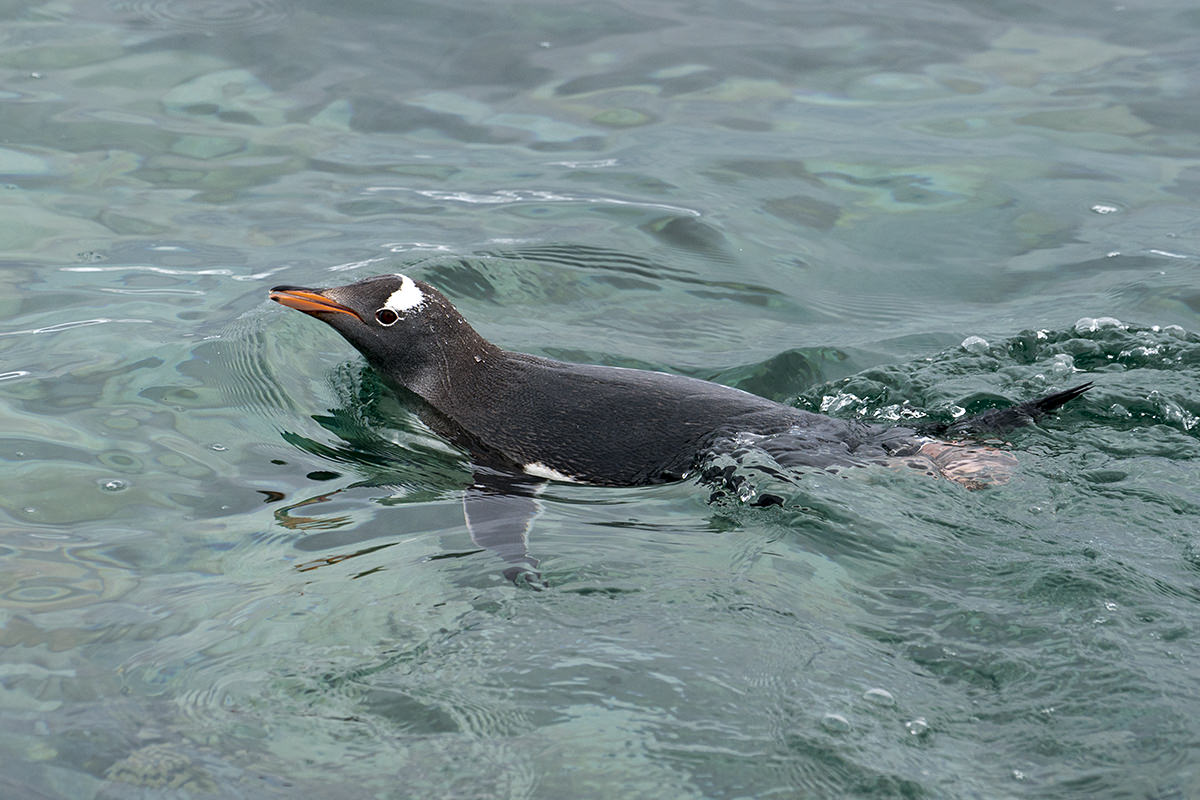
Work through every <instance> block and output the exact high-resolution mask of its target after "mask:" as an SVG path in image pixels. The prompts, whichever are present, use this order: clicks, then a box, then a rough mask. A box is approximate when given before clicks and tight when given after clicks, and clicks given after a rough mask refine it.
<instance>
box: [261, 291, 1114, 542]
mask: <svg viewBox="0 0 1200 800" xmlns="http://www.w3.org/2000/svg"><path fill="white" fill-rule="evenodd" d="M270 297H271V299H272V300H274V301H276V302H277V303H281V304H283V305H285V306H288V307H290V308H295V309H298V310H300V311H303V312H305V313H307V314H310V315H312V316H314V317H316V318H318V319H320V320H321V321H322V322H326V323H328V324H329V325H331V326H332V327H333V328H334V329H335V330H337V332H338V333H340V334H341V335H342V336H344V337H345V338H346V339H347V340H348V341H349V342H350V344H352V345H353V346H354V347H355V348H357V349H358V350H359V352H361V353H362V354H363V355H364V356H366V359H367V361H368V362H369V363H370V364H371V366H372V367H374V369H375V370H376V371H378V372H379V374H380V375H381V376H382V377H383V378H384V379H385V380H386V381H388V382H389V383H390V384H392V385H394V386H396V387H399V388H401V389H403V390H406V391H407V392H410V393H412V394H413V395H416V396H417V397H418V398H420V400H422V401H423V402H424V404H426V405H427V406H428V408H427V409H426V411H429V410H432V411H433V412H434V413H433V414H425V415H423V416H425V418H426V419H427V420H428V421H430V422H431V426H432V427H433V428H434V429H435V430H436V431H437V432H439V433H440V434H442V435H444V436H446V437H447V438H448V439H450V440H452V441H453V442H455V443H456V444H458V445H459V446H461V447H463V448H464V449H465V450H467V451H468V452H469V453H470V454H471V458H472V461H473V462H474V463H475V465H476V467H477V469H476V478H477V482H476V486H475V487H473V488H474V491H473V492H468V495H467V499H466V500H465V501H464V503H465V506H466V511H467V521H468V525H469V527H470V528H471V532H472V535H473V536H475V538H476V541H477V542H479V544H480V545H481V546H487V547H489V548H491V549H493V550H496V551H497V552H499V553H500V554H501V555H502V556H504V557H505V558H506V559H507V560H508V561H510V563H513V564H516V565H519V566H520V565H526V566H527V565H530V564H536V562H533V561H532V559H530V558H529V557H528V556H527V555H526V554H525V552H524V533H525V529H526V527H527V524H528V516H527V515H526V516H524V517H522V514H523V513H525V511H527V510H528V509H526V510H525V511H522V512H520V513H508V512H509V511H510V510H512V508H513V507H512V505H511V503H509V502H508V501H505V502H503V503H502V502H500V501H499V500H498V498H499V497H502V496H507V495H516V496H521V495H524V496H525V497H531V494H530V492H529V491H527V488H528V487H529V486H532V485H534V484H536V483H541V482H544V481H546V480H553V481H571V482H577V483H588V484H595V485H602V486H639V485H645V484H652V483H662V482H667V481H676V480H680V479H682V478H684V477H685V476H687V475H688V474H689V473H690V472H691V471H692V470H694V469H695V468H696V467H697V466H698V464H699V463H700V461H701V459H702V457H703V456H704V455H705V454H706V453H709V452H711V451H712V450H713V448H715V447H718V446H720V444H721V443H722V442H723V441H732V440H733V439H734V437H738V436H743V437H744V436H746V435H750V436H756V437H766V438H768V439H769V438H770V437H778V438H777V439H776V441H783V442H786V446H785V448H784V449H785V450H786V453H785V454H784V456H783V457H780V458H778V460H779V462H780V463H781V464H784V465H785V466H810V467H822V468H828V467H834V466H837V465H854V464H863V463H869V462H872V461H878V460H881V459H887V458H893V459H894V458H898V457H923V458H924V459H925V460H924V463H925V464H932V465H934V466H936V468H938V469H939V470H940V471H941V473H942V474H944V475H946V476H947V477H950V478H952V479H955V480H959V482H961V483H964V484H965V485H967V486H969V487H971V488H975V487H974V486H973V485H972V482H973V481H974V480H975V478H974V477H972V475H971V473H972V470H971V468H970V466H969V465H967V466H966V467H965V469H964V462H965V461H970V460H972V459H978V458H980V454H981V453H984V452H987V453H991V454H993V456H994V457H995V458H996V459H999V460H1000V461H1001V462H1005V463H1008V464H1011V462H1012V457H1011V456H1009V455H1008V454H1004V453H1000V451H995V450H987V449H985V448H979V447H976V448H973V449H972V450H970V451H969V452H968V454H967V455H966V457H965V458H964V457H963V453H964V452H967V451H963V450H961V449H955V448H956V446H955V445H954V444H951V443H947V442H944V441H939V440H935V439H932V438H931V437H930V436H928V435H924V434H925V433H941V434H949V435H951V436H953V435H964V434H969V433H970V432H971V431H972V429H973V428H974V427H986V428H987V429H989V430H993V431H994V430H1003V429H1008V428H1013V427H1016V426H1018V425H1022V424H1026V423H1028V422H1031V421H1032V420H1034V419H1036V418H1037V417H1039V416H1041V415H1043V414H1045V413H1047V412H1048V411H1051V410H1053V409H1055V408H1057V407H1059V406H1061V405H1062V404H1063V403H1066V402H1067V401H1069V400H1071V399H1073V398H1075V397H1078V396H1079V395H1080V394H1082V393H1083V392H1085V391H1087V390H1088V389H1089V388H1090V387H1091V384H1090V383H1089V384H1084V385H1082V386H1076V387H1074V388H1073V389H1068V390H1066V391H1064V392H1059V393H1057V394H1052V395H1049V396H1047V397H1043V398H1040V399H1038V400H1032V401H1028V402H1025V403H1021V404H1019V405H1016V406H1013V407H1011V408H1007V409H1002V410H996V411H991V412H985V414H982V415H978V416H977V417H973V418H970V419H968V420H965V421H963V422H960V423H956V424H954V425H953V426H944V427H943V428H942V429H941V430H938V431H932V430H930V431H927V432H918V431H917V430H915V429H914V428H901V427H887V426H880V425H871V424H867V423H863V422H858V421H852V420H841V419H835V418H832V417H827V416H824V415H822V414H814V413H812V412H809V411H804V410H801V409H798V408H793V407H791V406H787V405H783V404H781V403H776V402H774V401H771V400H767V399H765V398H762V397H758V396H757V395H753V394H750V393H748V392H744V391H741V390H740V389H734V388H732V387H729V386H722V385H720V384H716V383H711V382H709V381H704V380H698V379H696V378H687V377H683V376H681V375H671V374H667V373H663V372H651V371H648V370H638V369H624V368H620V367H604V366H595V365H590V364H572V363H565V362H562V361H555V360H552V359H549V358H541V357H538V356H532V355H526V354H524V353H516V352H512V351H508V350H504V349H502V348H500V347H498V346H496V345H494V344H492V343H491V342H489V341H487V340H486V339H484V338H483V337H482V336H480V335H479V334H478V333H477V332H476V331H475V329H474V328H472V327H471V326H470V325H469V324H468V323H467V321H466V320H465V319H463V317H462V315H461V314H459V313H458V310H457V309H455V308H454V306H453V305H451V303H450V301H449V300H447V299H446V298H445V296H443V295H442V293H441V292H439V291H438V290H436V289H434V288H433V287H432V286H430V285H429V284H427V283H424V282H422V281H417V280H413V279H412V278H410V277H408V276H407V275H380V276H376V277H372V278H366V279H365V280H361V281H358V282H357V283H352V284H349V285H347V286H335V287H332V288H328V289H308V288H302V287H297V286H276V287H275V288H273V289H272V290H271V295H270ZM772 454H773V455H775V454H776V453H775V452H774V451H772ZM983 460H985V461H986V460H987V456H983ZM530 503H532V500H530ZM473 505H474V506H475V507H474V508H472V506H473ZM473 511H474V512H475V513H472V512H473ZM518 523H519V525H518ZM517 528H519V533H518V532H517V531H516V529H517Z"/></svg>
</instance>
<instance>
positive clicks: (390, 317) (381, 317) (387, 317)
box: [375, 306, 400, 328]
mask: <svg viewBox="0 0 1200 800" xmlns="http://www.w3.org/2000/svg"><path fill="white" fill-rule="evenodd" d="M398 319H400V315H399V314H397V313H396V312H395V311H392V310H391V309H390V308H388V307H386V306H384V307H383V308H381V309H379V310H378V311H376V312H375V321H376V322H378V323H379V324H380V325H382V326H383V327H385V328H390V327H391V326H393V325H395V324H396V320H398Z"/></svg>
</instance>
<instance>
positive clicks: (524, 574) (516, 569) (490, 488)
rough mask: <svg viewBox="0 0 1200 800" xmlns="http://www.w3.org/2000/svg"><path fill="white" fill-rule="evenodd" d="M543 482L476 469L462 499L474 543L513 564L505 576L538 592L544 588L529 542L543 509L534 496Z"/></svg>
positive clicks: (505, 571) (506, 570)
mask: <svg viewBox="0 0 1200 800" xmlns="http://www.w3.org/2000/svg"><path fill="white" fill-rule="evenodd" d="M540 483H541V482H540V481H530V480H529V479H528V478H516V477H514V476H509V475H503V474H498V473H494V472H490V471H487V472H485V471H482V470H477V471H476V472H475V476H474V482H473V483H472V484H471V486H470V487H469V488H468V489H467V490H466V491H465V492H464V493H463V500H462V502H463V516H464V517H465V518H466V522H467V530H468V531H469V532H470V534H471V540H472V541H473V542H475V544H477V545H479V546H480V547H482V548H484V549H486V550H489V551H491V552H492V553H495V554H496V555H498V556H500V558H502V559H504V561H505V562H507V563H508V564H509V565H510V566H509V567H508V568H507V569H505V570H504V577H506V578H508V579H509V580H510V581H512V582H513V583H514V584H516V585H518V586H520V585H522V584H524V585H526V586H529V587H530V588H532V589H535V590H540V589H543V588H545V583H544V582H543V580H542V574H541V573H540V572H538V561H537V559H536V558H533V557H532V556H530V555H529V539H528V536H529V529H530V526H531V525H532V523H533V518H534V517H536V516H537V515H538V514H539V513H540V512H541V510H542V508H541V505H540V504H539V503H538V501H537V497H536V496H535V493H536V491H537V488H538V486H539V485H540Z"/></svg>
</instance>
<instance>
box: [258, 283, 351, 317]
mask: <svg viewBox="0 0 1200 800" xmlns="http://www.w3.org/2000/svg"><path fill="white" fill-rule="evenodd" d="M271 299H272V300H274V301H275V302H276V303H279V304H280V305H284V306H287V307H288V308H294V309H296V310H298V311H303V312H304V313H306V314H320V313H324V312H337V313H339V314H349V315H350V316H352V317H354V318H355V319H356V320H358V321H359V322H362V317H360V316H359V315H358V312H357V311H355V310H354V309H352V308H347V307H346V306H344V305H342V304H341V303H335V302H333V301H332V300H330V299H329V298H328V297H326V296H325V295H323V294H318V293H317V292H314V291H312V290H311V289H300V288H297V287H294V286H276V287H275V288H274V289H272V290H271Z"/></svg>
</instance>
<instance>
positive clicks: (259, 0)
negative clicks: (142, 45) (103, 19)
mask: <svg viewBox="0 0 1200 800" xmlns="http://www.w3.org/2000/svg"><path fill="white" fill-rule="evenodd" d="M110 7H111V8H112V10H113V11H115V12H117V13H118V14H121V15H123V16H125V17H126V19H128V20H129V21H131V22H136V23H140V24H143V25H149V26H151V27H155V28H166V29H168V30H184V31H201V32H212V33H218V32H219V33H230V32H235V31H241V32H245V33H256V32H260V31H268V30H272V29H274V28H275V27H277V26H278V25H279V24H280V23H281V22H283V20H285V19H286V18H287V17H288V15H289V14H290V13H291V4H290V3H288V2H287V0H206V2H203V3H197V2H193V0H114V2H112V3H110Z"/></svg>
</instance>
